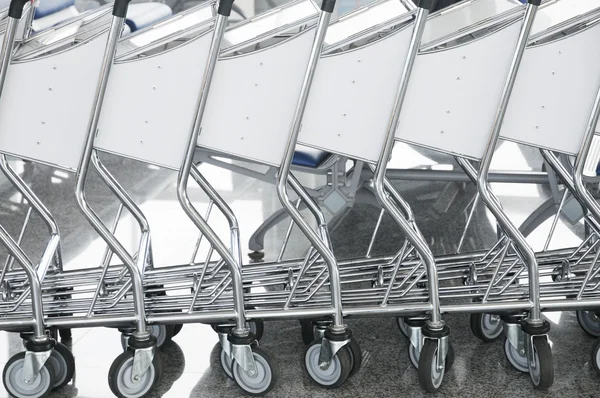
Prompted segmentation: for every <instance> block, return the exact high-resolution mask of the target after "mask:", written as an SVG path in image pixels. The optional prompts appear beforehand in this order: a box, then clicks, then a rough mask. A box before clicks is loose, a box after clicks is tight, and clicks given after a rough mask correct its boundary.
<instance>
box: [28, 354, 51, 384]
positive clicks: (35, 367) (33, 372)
mask: <svg viewBox="0 0 600 398" xmlns="http://www.w3.org/2000/svg"><path fill="white" fill-rule="evenodd" d="M51 354H52V350H51V349H50V350H47V351H40V352H34V351H29V350H28V351H26V352H25V359H24V361H23V382H25V384H31V383H33V381H34V380H35V378H36V377H37V375H38V374H39V373H40V370H42V368H43V367H44V364H45V363H46V361H47V360H48V358H50V355H51Z"/></svg>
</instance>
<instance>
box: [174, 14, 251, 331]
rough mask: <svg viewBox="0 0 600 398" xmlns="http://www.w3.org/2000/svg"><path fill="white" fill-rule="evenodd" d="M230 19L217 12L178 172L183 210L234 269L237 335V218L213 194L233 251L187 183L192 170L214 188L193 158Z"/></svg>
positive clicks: (239, 327) (240, 310)
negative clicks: (194, 200) (227, 225)
mask: <svg viewBox="0 0 600 398" xmlns="http://www.w3.org/2000/svg"><path fill="white" fill-rule="evenodd" d="M227 20H228V17H227V16H224V15H221V14H217V17H216V22H215V28H214V32H213V36H212V39H211V43H210V50H209V54H208V59H207V61H206V69H205V71H204V76H203V77H202V84H201V87H200V95H199V98H198V104H197V108H196V109H197V111H196V115H195V118H194V123H193V127H192V129H191V130H190V135H189V137H188V143H187V150H186V154H185V157H184V159H183V162H182V165H181V168H180V169H179V173H178V175H177V198H178V200H179V203H180V205H181V207H182V208H183V210H184V212H185V213H186V214H187V216H188V217H189V218H190V219H191V220H192V222H194V224H195V225H196V228H198V229H199V230H200V231H201V232H202V233H203V234H204V235H205V236H206V239H207V240H208V241H209V242H210V244H211V245H212V246H213V247H214V248H215V250H216V251H217V253H218V254H219V255H220V256H221V258H222V259H223V260H224V261H225V262H226V263H227V266H228V267H229V269H230V271H231V278H232V283H233V301H234V303H233V304H234V311H235V313H236V326H235V328H234V330H233V332H234V333H235V334H238V335H246V334H247V333H248V330H247V329H246V315H245V311H244V296H243V293H244V292H243V285H242V275H241V264H242V263H241V251H240V249H239V245H240V242H239V229H238V228H237V221H236V220H235V217H234V216H233V212H231V211H230V210H229V208H228V207H227V205H226V204H225V203H224V202H223V201H222V199H221V198H220V197H219V196H218V194H217V195H216V197H211V199H212V200H214V201H215V204H216V205H217V206H218V207H219V209H220V210H221V211H223V212H224V214H225V217H227V220H228V222H229V223H230V230H231V244H232V247H231V252H230V251H229V250H228V249H227V247H226V246H225V245H224V243H223V242H222V241H221V239H220V238H219V236H218V235H217V234H216V233H215V232H214V231H213V229H212V228H211V227H210V226H209V225H208V223H207V222H206V221H205V220H204V219H203V218H202V216H201V215H200V213H198V211H197V210H196V208H195V207H194V205H193V204H192V202H191V200H190V198H189V196H188V192H187V185H188V181H189V176H190V174H191V173H194V175H193V177H194V179H195V180H196V182H198V183H199V184H201V187H202V189H204V190H205V192H206V193H207V194H209V196H210V192H208V191H207V189H211V190H212V187H211V186H210V184H208V182H207V181H206V180H204V178H203V177H202V175H201V174H200V172H199V171H198V169H197V168H196V167H194V165H193V161H194V153H195V151H196V146H197V141H198V135H199V134H200V133H201V130H202V118H203V116H204V110H205V108H206V102H207V100H208V94H209V91H210V85H211V82H212V77H213V75H214V71H215V68H216V65H217V61H218V58H219V50H220V48H221V41H222V39H223V34H224V32H225V27H226V26H227ZM213 191H214V190H213ZM221 205H223V206H221ZM232 223H235V224H232Z"/></svg>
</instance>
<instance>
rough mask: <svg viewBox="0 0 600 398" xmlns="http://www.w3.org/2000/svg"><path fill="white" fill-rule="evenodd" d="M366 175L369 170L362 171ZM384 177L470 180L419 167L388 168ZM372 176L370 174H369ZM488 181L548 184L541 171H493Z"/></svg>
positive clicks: (449, 172) (460, 173)
mask: <svg viewBox="0 0 600 398" xmlns="http://www.w3.org/2000/svg"><path fill="white" fill-rule="evenodd" d="M363 173H365V174H366V175H367V176H368V175H371V173H370V172H366V171H363ZM385 175H386V177H387V178H388V179H390V180H402V181H450V182H471V180H470V179H469V177H468V176H467V175H466V174H465V173H463V172H462V171H445V170H420V169H388V171H387V172H386V174H385ZM371 176H372V175H371ZM489 182H502V183H514V184H548V183H549V180H548V174H546V173H543V172H533V171H532V172H509V171H507V172H495V173H490V174H489Z"/></svg>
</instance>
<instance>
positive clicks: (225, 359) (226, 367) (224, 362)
mask: <svg viewBox="0 0 600 398" xmlns="http://www.w3.org/2000/svg"><path fill="white" fill-rule="evenodd" d="M232 361H233V360H232V359H231V358H230V357H229V355H227V353H226V352H225V350H224V349H222V348H221V354H219V362H221V368H222V369H223V372H225V375H226V376H227V377H229V378H230V379H233V373H231V362H232Z"/></svg>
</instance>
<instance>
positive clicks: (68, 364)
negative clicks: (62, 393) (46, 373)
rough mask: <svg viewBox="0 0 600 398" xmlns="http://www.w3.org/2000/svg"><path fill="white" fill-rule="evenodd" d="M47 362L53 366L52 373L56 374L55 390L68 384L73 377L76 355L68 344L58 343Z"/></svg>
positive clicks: (53, 387)
mask: <svg viewBox="0 0 600 398" xmlns="http://www.w3.org/2000/svg"><path fill="white" fill-rule="evenodd" d="M46 364H48V365H49V366H50V367H51V368H52V374H53V375H54V384H53V386H52V389H53V390H57V389H59V388H61V387H64V386H66V385H67V384H69V382H70V381H71V380H72V379H73V375H74V374H75V357H74V356H73V353H72V352H71V350H69V348H68V347H67V346H66V345H64V344H62V343H56V345H55V346H54V349H53V350H52V353H51V354H50V358H48V360H47V361H46Z"/></svg>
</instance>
